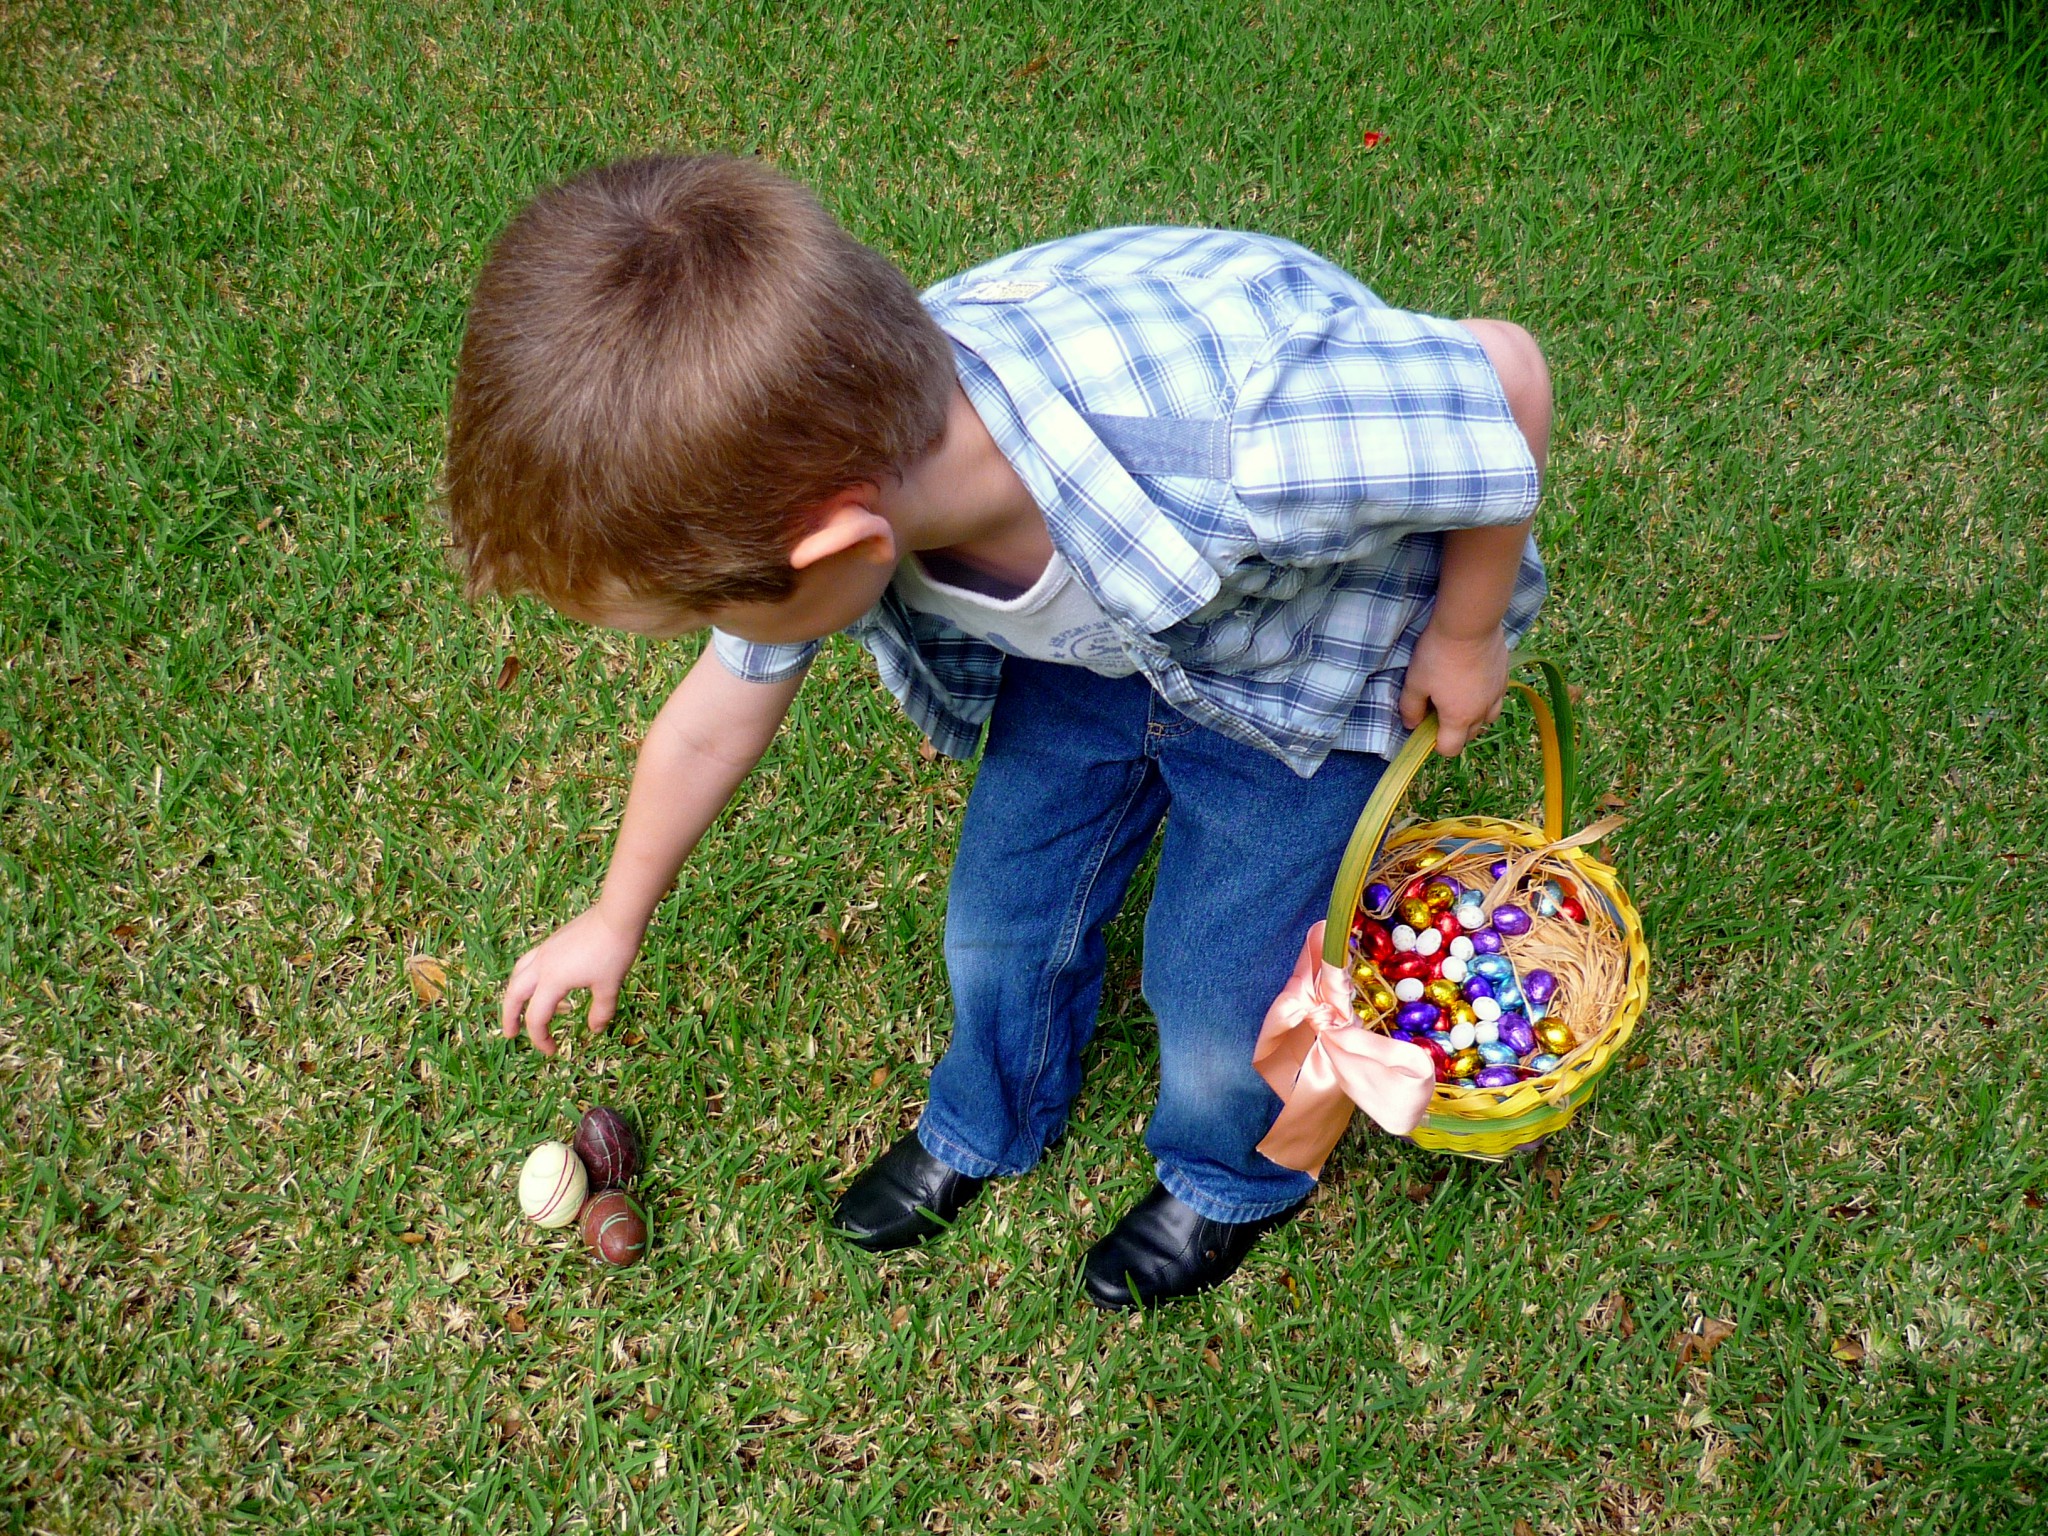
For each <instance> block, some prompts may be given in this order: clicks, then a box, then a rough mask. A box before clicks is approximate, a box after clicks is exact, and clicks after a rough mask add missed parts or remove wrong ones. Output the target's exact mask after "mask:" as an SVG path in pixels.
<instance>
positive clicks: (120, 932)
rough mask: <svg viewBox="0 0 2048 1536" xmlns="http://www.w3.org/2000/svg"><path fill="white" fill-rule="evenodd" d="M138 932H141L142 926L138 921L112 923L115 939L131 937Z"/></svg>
mask: <svg viewBox="0 0 2048 1536" xmlns="http://www.w3.org/2000/svg"><path fill="white" fill-rule="evenodd" d="M140 932H142V926H141V924H139V923H116V924H114V937H115V938H117V939H132V938H134V937H135V935H137V934H138V933H140Z"/></svg>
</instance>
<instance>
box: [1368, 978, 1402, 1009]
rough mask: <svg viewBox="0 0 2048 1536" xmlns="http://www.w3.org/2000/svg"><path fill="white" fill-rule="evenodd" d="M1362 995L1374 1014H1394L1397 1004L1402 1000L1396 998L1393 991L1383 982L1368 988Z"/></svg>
mask: <svg viewBox="0 0 2048 1536" xmlns="http://www.w3.org/2000/svg"><path fill="white" fill-rule="evenodd" d="M1360 995H1361V996H1362V997H1364V999H1365V1001H1366V1003H1367V1005H1368V1006H1370V1007H1371V1009H1372V1011H1373V1012H1374V1013H1392V1012H1393V1011H1394V1008H1395V1006H1396V1004H1398V1003H1399V1002H1400V999H1399V998H1397V997H1395V996H1394V993H1393V989H1392V988H1391V987H1389V986H1388V985H1387V984H1386V983H1385V982H1383V981H1382V982H1379V983H1377V984H1376V985H1374V986H1370V987H1367V988H1366V989H1365V991H1364V992H1363V993H1361V994H1360Z"/></svg>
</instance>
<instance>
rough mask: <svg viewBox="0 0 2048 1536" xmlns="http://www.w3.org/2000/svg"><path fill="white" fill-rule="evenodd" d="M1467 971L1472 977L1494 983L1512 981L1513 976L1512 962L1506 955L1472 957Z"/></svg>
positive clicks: (1513, 966) (1513, 967)
mask: <svg viewBox="0 0 2048 1536" xmlns="http://www.w3.org/2000/svg"><path fill="white" fill-rule="evenodd" d="M1468 969H1469V970H1470V971H1471V973H1472V974H1473V975H1474V976H1484V977H1485V978H1486V979H1487V980H1488V981H1495V982H1499V981H1512V980H1513V979H1514V975H1515V965H1514V962H1513V961H1512V960H1510V959H1508V957H1507V956H1506V955H1474V956H1473V957H1472V963H1471V965H1470V966H1469V967H1468Z"/></svg>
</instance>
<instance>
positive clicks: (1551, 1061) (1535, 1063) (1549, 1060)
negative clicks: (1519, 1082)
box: [1527, 1051, 1564, 1072]
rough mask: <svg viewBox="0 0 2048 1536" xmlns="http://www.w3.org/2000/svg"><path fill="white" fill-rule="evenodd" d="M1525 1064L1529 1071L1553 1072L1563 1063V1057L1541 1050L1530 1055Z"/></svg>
mask: <svg viewBox="0 0 2048 1536" xmlns="http://www.w3.org/2000/svg"><path fill="white" fill-rule="evenodd" d="M1527 1065H1528V1068H1529V1070H1530V1071H1531V1072H1555V1071H1556V1070H1557V1069H1558V1068H1559V1067H1561V1066H1563V1065H1564V1058H1563V1057H1562V1056H1554V1055H1552V1054H1551V1053H1550V1052H1549V1051H1541V1052H1538V1053H1537V1054H1536V1055H1534V1056H1531V1057H1530V1058H1529V1060H1528V1063H1527Z"/></svg>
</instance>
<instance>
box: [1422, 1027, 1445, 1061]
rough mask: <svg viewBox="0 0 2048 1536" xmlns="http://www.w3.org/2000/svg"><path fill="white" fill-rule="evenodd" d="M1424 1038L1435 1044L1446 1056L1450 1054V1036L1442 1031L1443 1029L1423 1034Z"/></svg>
mask: <svg viewBox="0 0 2048 1536" xmlns="http://www.w3.org/2000/svg"><path fill="white" fill-rule="evenodd" d="M1424 1038H1425V1039H1427V1040H1428V1041H1429V1043H1430V1044H1431V1045H1433V1046H1435V1047H1436V1048H1437V1049H1438V1050H1440V1051H1442V1052H1443V1053H1444V1054H1445V1055H1446V1056H1448V1055H1450V1054H1451V1037H1450V1036H1449V1035H1447V1034H1446V1033H1444V1031H1442V1030H1440V1029H1439V1030H1433V1031H1431V1032H1430V1033H1429V1034H1428V1035H1426V1036H1424Z"/></svg>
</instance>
